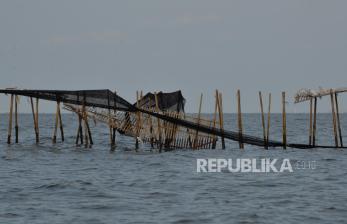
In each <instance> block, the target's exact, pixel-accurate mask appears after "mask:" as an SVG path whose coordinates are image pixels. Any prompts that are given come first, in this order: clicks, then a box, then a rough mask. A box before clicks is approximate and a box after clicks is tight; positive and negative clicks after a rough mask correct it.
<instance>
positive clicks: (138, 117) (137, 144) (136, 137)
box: [135, 91, 141, 150]
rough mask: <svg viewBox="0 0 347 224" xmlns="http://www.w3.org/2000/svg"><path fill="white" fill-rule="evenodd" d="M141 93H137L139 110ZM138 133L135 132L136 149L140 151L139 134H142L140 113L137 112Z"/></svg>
mask: <svg viewBox="0 0 347 224" xmlns="http://www.w3.org/2000/svg"><path fill="white" fill-rule="evenodd" d="M139 100H140V99H139V91H136V106H137V108H139V106H140V105H139ZM136 117H137V119H136V132H135V149H136V150H137V149H139V140H138V138H139V133H140V122H141V121H140V119H141V118H140V112H136Z"/></svg>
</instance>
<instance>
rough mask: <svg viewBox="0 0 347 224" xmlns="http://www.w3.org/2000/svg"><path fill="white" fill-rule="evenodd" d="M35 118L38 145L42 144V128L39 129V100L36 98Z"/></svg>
mask: <svg viewBox="0 0 347 224" xmlns="http://www.w3.org/2000/svg"><path fill="white" fill-rule="evenodd" d="M35 117H36V131H37V132H36V143H39V142H40V127H39V98H36V111H35Z"/></svg>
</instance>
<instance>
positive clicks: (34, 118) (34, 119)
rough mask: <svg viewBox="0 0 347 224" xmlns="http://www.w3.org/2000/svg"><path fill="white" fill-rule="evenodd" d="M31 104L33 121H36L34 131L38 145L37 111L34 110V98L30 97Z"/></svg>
mask: <svg viewBox="0 0 347 224" xmlns="http://www.w3.org/2000/svg"><path fill="white" fill-rule="evenodd" d="M30 104H31V112H32V114H33V121H34V129H35V137H36V143H37V136H38V134H37V122H36V115H35V109H34V102H33V98H32V97H30Z"/></svg>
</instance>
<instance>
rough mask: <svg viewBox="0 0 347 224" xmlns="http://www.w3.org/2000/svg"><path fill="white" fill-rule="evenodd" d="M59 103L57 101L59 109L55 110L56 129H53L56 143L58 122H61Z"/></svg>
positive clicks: (53, 140)
mask: <svg viewBox="0 0 347 224" xmlns="http://www.w3.org/2000/svg"><path fill="white" fill-rule="evenodd" d="M58 113H59V104H58V102H57V109H56V112H55V124H54V131H53V139H52V142H53V143H56V142H57V129H58V122H59V115H58Z"/></svg>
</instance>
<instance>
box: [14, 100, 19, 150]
mask: <svg viewBox="0 0 347 224" xmlns="http://www.w3.org/2000/svg"><path fill="white" fill-rule="evenodd" d="M14 102H15V107H14V119H15V132H16V143H18V131H19V128H18V96H17V95H15V99H14Z"/></svg>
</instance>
